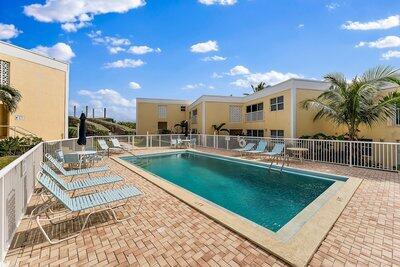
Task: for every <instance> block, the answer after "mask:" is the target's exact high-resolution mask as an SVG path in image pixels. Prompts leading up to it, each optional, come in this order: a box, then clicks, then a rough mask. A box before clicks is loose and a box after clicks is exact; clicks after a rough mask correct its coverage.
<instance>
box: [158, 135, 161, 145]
mask: <svg viewBox="0 0 400 267" xmlns="http://www.w3.org/2000/svg"><path fill="white" fill-rule="evenodd" d="M161 136H162V135H161V134H160V135H159V136H158V146H159V147H161Z"/></svg>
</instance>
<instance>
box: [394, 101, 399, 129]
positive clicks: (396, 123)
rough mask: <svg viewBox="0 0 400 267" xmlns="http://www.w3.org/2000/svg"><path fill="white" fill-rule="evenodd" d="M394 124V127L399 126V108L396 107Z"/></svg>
mask: <svg viewBox="0 0 400 267" xmlns="http://www.w3.org/2000/svg"><path fill="white" fill-rule="evenodd" d="M394 123H395V125H399V126H400V106H397V107H396V117H395V121H394Z"/></svg>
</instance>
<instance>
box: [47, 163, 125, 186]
mask: <svg viewBox="0 0 400 267" xmlns="http://www.w3.org/2000/svg"><path fill="white" fill-rule="evenodd" d="M40 166H41V167H42V173H45V174H47V175H48V176H49V177H51V178H52V179H53V180H54V181H56V182H57V184H58V185H60V186H61V187H62V188H63V189H64V190H66V191H75V190H79V189H86V188H90V187H96V186H99V185H107V184H115V183H117V182H120V181H122V180H123V179H122V177H120V176H118V175H107V176H102V177H96V178H92V179H83V180H79V181H75V182H70V183H68V182H66V181H64V179H63V178H61V177H60V176H58V175H57V173H55V172H54V171H53V170H52V169H51V168H50V167H49V166H48V165H47V164H46V163H44V162H42V163H40Z"/></svg>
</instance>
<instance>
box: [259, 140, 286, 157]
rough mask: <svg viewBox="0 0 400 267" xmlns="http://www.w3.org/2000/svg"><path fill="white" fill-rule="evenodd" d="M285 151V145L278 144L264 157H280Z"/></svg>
mask: <svg viewBox="0 0 400 267" xmlns="http://www.w3.org/2000/svg"><path fill="white" fill-rule="evenodd" d="M284 149H285V144H283V143H278V144H275V145H274V147H273V148H272V150H271V151H270V152H266V153H263V155H266V156H269V157H278V156H281V155H282V154H283V151H284Z"/></svg>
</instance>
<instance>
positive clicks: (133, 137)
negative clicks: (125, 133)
mask: <svg viewBox="0 0 400 267" xmlns="http://www.w3.org/2000/svg"><path fill="white" fill-rule="evenodd" d="M132 147H135V136H134V135H132Z"/></svg>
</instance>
